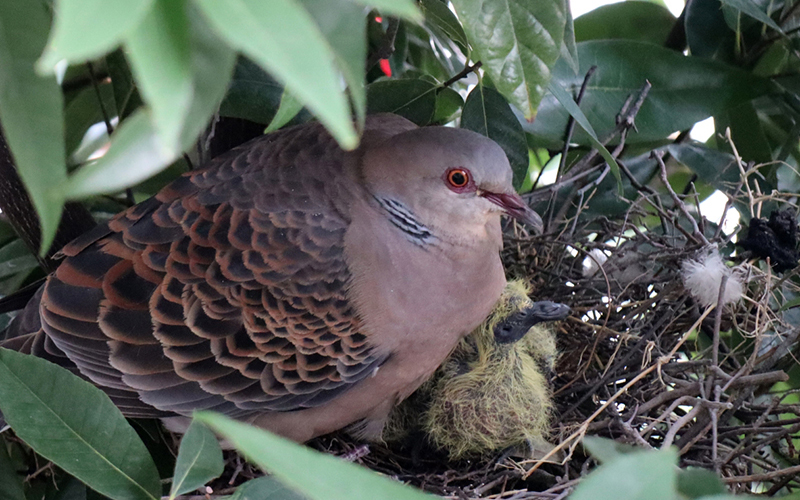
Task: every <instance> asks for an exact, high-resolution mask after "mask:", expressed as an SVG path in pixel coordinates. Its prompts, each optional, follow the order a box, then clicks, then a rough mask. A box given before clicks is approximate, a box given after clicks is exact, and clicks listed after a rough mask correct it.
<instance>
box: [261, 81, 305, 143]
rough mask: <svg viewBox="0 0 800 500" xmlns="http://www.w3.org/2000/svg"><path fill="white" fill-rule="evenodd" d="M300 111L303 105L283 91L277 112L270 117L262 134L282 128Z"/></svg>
mask: <svg viewBox="0 0 800 500" xmlns="http://www.w3.org/2000/svg"><path fill="white" fill-rule="evenodd" d="M301 109H303V105H302V104H301V103H300V101H298V100H297V99H295V98H294V97H292V94H290V93H288V92H286V91H284V92H283V95H282V96H281V104H280V106H278V111H277V112H276V113H275V116H273V117H272V121H270V122H269V125H267V128H266V129H265V130H264V133H265V134H268V133H270V132H274V131H276V130H278V129H279V128H281V127H283V126H284V125H286V124H287V123H289V122H290V121H291V120H292V118H294V117H295V116H297V113H299V112H300V110H301Z"/></svg>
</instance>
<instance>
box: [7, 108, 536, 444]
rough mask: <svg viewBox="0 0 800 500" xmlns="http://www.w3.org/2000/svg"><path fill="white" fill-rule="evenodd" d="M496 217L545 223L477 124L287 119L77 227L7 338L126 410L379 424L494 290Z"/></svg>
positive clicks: (309, 429) (479, 314)
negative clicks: (354, 142) (106, 216)
mask: <svg viewBox="0 0 800 500" xmlns="http://www.w3.org/2000/svg"><path fill="white" fill-rule="evenodd" d="M503 213H505V214H508V215H511V216H512V217H515V218H517V219H519V220H522V221H525V222H528V223H530V224H532V225H533V226H534V228H537V229H540V228H541V219H540V218H539V216H538V215H537V214H536V213H535V212H534V211H533V210H531V209H530V208H529V207H528V206H527V205H526V204H525V203H524V202H523V201H522V199H521V198H520V197H519V196H518V195H517V194H516V193H515V191H514V189H513V187H512V185H511V168H510V167H509V164H508V161H507V159H506V156H505V154H504V152H503V150H502V149H501V148H500V147H499V146H498V145H497V144H495V143H494V142H492V141H491V140H489V139H487V138H485V137H483V136H481V135H479V134H476V133H474V132H470V131H467V130H463V129H455V128H446V127H426V128H418V127H417V126H416V125H414V124H412V123H411V122H409V121H407V120H405V119H403V118H400V117H398V116H395V115H375V116H371V117H368V118H367V121H366V125H365V130H364V135H363V139H362V143H361V146H360V147H359V148H358V149H357V150H355V151H351V152H347V151H343V150H342V149H340V148H339V147H338V146H337V144H336V142H335V141H334V140H333V139H332V138H331V136H330V135H329V134H328V133H327V132H326V131H325V130H324V129H323V127H322V126H321V125H319V124H316V123H311V124H305V125H300V126H297V127H294V128H290V129H286V130H283V131H279V132H276V133H273V134H269V135H266V136H262V137H259V138H257V139H254V140H253V141H250V142H249V143H246V144H245V145H243V146H240V147H238V148H236V149H233V150H231V151H230V152H229V153H227V154H225V155H222V156H220V157H218V158H217V159H215V160H213V161H212V162H210V163H209V164H208V165H207V166H206V167H205V168H202V169H199V170H195V171H192V172H189V173H187V174H185V175H183V176H182V177H180V178H179V179H177V180H175V181H174V182H172V183H171V184H169V185H168V186H167V187H165V188H164V189H162V190H161V191H160V192H159V193H158V194H157V195H156V196H155V197H153V198H151V199H149V200H147V201H144V202H142V203H140V204H138V205H136V206H133V207H131V208H130V209H128V210H126V211H125V212H122V213H120V214H118V215H117V216H115V217H114V218H112V219H111V220H110V221H109V222H108V223H106V224H102V225H100V226H98V227H97V228H95V229H94V230H92V231H90V232H89V233H87V234H85V235H84V236H82V237H80V238H78V239H76V240H75V241H73V242H71V243H70V244H69V245H67V246H66V247H65V248H64V249H63V252H62V253H63V255H64V260H63V262H62V263H61V265H60V266H59V267H58V269H57V270H56V271H55V272H54V273H53V274H52V275H50V276H49V278H48V279H47V282H46V284H45V285H44V286H43V287H42V288H41V289H40V290H39V291H38V292H37V294H36V295H35V296H34V297H33V298H32V299H31V301H30V302H29V303H28V305H27V306H26V308H25V310H24V311H23V312H22V313H21V314H20V315H19V316H18V317H17V318H16V320H15V322H14V323H13V324H12V326H11V327H10V330H9V338H7V340H6V341H5V346H6V347H11V348H15V349H17V350H20V351H23V352H30V353H33V354H36V355H39V356H43V357H47V358H48V359H51V360H54V361H56V362H59V363H60V364H62V365H65V366H68V367H71V368H72V369H73V370H76V371H77V372H79V374H80V375H81V376H83V377H84V378H88V379H89V380H90V381H92V382H93V383H95V384H96V385H98V386H100V387H101V388H103V389H104V390H105V391H106V392H107V393H108V394H109V395H110V396H111V398H112V399H113V400H114V402H115V403H116V404H117V405H118V406H119V407H120V409H121V410H122V411H123V413H125V414H126V415H128V416H135V417H169V416H178V415H183V416H187V415H190V414H191V412H192V411H194V410H200V409H208V410H214V411H218V412H221V413H224V414H227V415H229V416H232V417H234V418H238V419H240V420H244V421H248V422H251V423H254V424H256V425H258V426H261V427H263V428H266V429H269V430H271V431H274V432H277V433H279V434H282V435H284V436H286V437H288V438H291V439H294V440H296V441H301V442H302V441H307V440H309V439H311V438H313V437H315V436H319V435H322V434H325V433H328V432H331V431H334V430H337V429H341V428H344V427H347V426H353V428H355V429H356V430H357V432H359V433H361V434H362V435H364V436H373V437H374V436H377V435H379V434H380V431H381V429H382V426H383V423H384V422H385V420H386V417H387V415H388V414H389V411H390V410H391V409H392V407H393V406H395V405H396V404H397V403H399V402H400V401H402V400H403V399H404V398H406V397H407V396H408V395H410V394H411V393H412V392H413V391H414V390H415V389H416V388H417V387H418V386H419V385H420V384H421V383H422V382H424V381H425V380H426V379H427V378H429V377H430V376H431V374H432V373H433V372H434V370H436V368H437V367H438V366H439V365H440V364H441V363H442V361H443V360H444V359H445V358H446V357H447V355H448V353H450V351H451V350H452V349H453V348H454V346H455V345H456V344H457V343H458V341H459V340H460V339H461V338H462V337H463V336H464V335H465V334H467V333H468V332H470V331H471V330H472V329H474V328H475V327H476V326H477V325H478V324H480V323H481V321H482V320H483V319H484V318H485V317H486V316H487V315H488V313H489V312H490V310H491V309H492V306H493V305H494V304H495V302H496V301H497V300H498V298H499V297H500V294H501V292H502V290H503V288H504V285H505V282H506V281H505V277H504V274H503V268H502V265H501V262H500V255H499V251H500V249H501V246H502V239H501V230H500V216H501V215H502V214H503ZM173 424H179V422H175V421H173Z"/></svg>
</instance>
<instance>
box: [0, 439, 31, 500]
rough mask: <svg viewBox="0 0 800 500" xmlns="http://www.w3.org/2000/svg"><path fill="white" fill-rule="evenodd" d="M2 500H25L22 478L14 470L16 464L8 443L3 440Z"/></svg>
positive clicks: (0, 450) (0, 449) (0, 465)
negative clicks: (7, 446) (12, 459)
mask: <svg viewBox="0 0 800 500" xmlns="http://www.w3.org/2000/svg"><path fill="white" fill-rule="evenodd" d="M0 498H2V499H3V500H25V490H23V489H22V477H21V476H20V475H19V474H17V471H16V470H14V462H12V461H11V457H10V456H9V454H8V448H6V443H5V441H3V440H2V439H0Z"/></svg>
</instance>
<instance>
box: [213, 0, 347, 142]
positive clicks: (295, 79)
mask: <svg viewBox="0 0 800 500" xmlns="http://www.w3.org/2000/svg"><path fill="white" fill-rule="evenodd" d="M197 4H198V5H199V6H200V7H201V9H202V11H203V12H204V13H205V15H206V16H207V18H208V21H209V22H210V24H211V25H212V27H213V28H214V29H215V30H216V31H217V32H218V33H219V35H220V36H222V37H223V38H224V39H225V40H226V41H227V42H228V43H229V44H230V45H231V46H233V47H234V48H236V49H238V50H240V51H242V52H243V53H244V54H245V55H247V56H248V57H250V58H251V59H253V60H254V61H255V62H257V63H258V64H259V65H261V66H262V67H263V68H264V69H266V70H267V71H269V72H270V73H271V74H272V75H273V76H275V77H276V78H277V79H278V80H280V81H282V82H283V83H284V84H285V85H286V88H287V89H288V90H289V92H291V93H292V95H294V96H295V97H296V98H297V99H298V100H299V101H300V102H302V103H303V105H304V106H306V107H307V108H308V109H309V110H310V111H311V112H313V113H314V114H315V115H317V116H318V117H319V119H320V121H321V122H322V123H323V124H324V125H325V126H326V128H328V130H330V132H331V134H332V135H333V136H334V137H335V138H336V140H337V141H338V142H339V144H341V145H342V147H344V148H347V149H352V148H354V147H355V146H356V145H357V144H358V136H357V134H356V131H355V128H354V127H353V122H352V119H351V117H350V110H349V106H348V104H347V99H346V98H345V94H344V92H343V90H342V87H341V83H340V78H339V74H338V72H337V71H336V70H335V67H334V64H335V60H336V55H335V53H334V51H333V49H332V48H331V46H330V44H329V43H328V41H327V40H326V39H325V36H324V35H323V34H322V33H321V32H320V30H319V28H318V26H317V25H316V23H315V22H314V20H313V18H312V17H311V15H310V14H309V13H308V12H307V11H306V10H305V8H303V6H302V4H301V3H300V2H299V1H298V0H272V1H270V2H262V1H260V0H228V1H226V2H219V1H218V0H197Z"/></svg>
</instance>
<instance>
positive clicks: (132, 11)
mask: <svg viewBox="0 0 800 500" xmlns="http://www.w3.org/2000/svg"><path fill="white" fill-rule="evenodd" d="M153 1H154V0H57V1H56V5H55V9H54V11H55V22H54V26H53V30H52V32H51V34H50V40H49V41H48V43H47V48H46V49H45V51H44V54H42V57H41V59H40V60H39V62H38V63H37V65H36V66H37V69H38V70H39V71H43V72H52V71H53V69H54V67H55V65H56V63H58V62H59V61H61V60H62V59H66V60H67V61H70V62H80V61H86V60H89V59H93V58H96V57H99V56H101V55H103V54H105V53H106V52H108V51H110V50H112V49H114V48H115V47H116V46H117V45H119V44H120V42H122V39H123V37H124V36H125V35H126V34H128V33H129V32H130V31H131V30H133V29H134V28H135V27H136V26H137V25H138V24H139V22H140V21H141V20H142V19H143V18H144V16H145V15H146V14H147V11H148V10H149V9H150V6H151V5H152V3H153ZM31 3H38V2H31Z"/></svg>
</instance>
